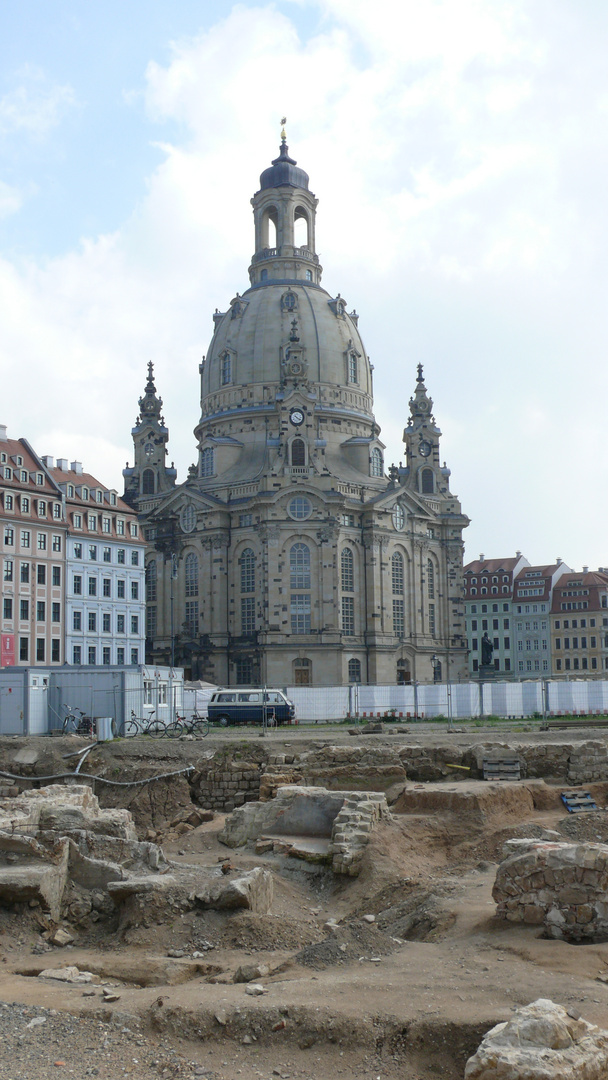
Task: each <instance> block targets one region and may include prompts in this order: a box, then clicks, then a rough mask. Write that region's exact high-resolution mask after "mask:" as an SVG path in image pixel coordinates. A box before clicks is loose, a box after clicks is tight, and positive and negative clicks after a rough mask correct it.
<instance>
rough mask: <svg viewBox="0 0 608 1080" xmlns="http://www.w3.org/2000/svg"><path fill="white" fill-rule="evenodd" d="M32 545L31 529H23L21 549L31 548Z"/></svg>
mask: <svg viewBox="0 0 608 1080" xmlns="http://www.w3.org/2000/svg"><path fill="white" fill-rule="evenodd" d="M30 543H31V533H30V531H29V529H22V530H21V547H22V548H29V547H30Z"/></svg>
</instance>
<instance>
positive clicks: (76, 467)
mask: <svg viewBox="0 0 608 1080" xmlns="http://www.w3.org/2000/svg"><path fill="white" fill-rule="evenodd" d="M70 469H71V470H72V472H75V473H77V475H78V476H82V461H72V463H71V465H70Z"/></svg>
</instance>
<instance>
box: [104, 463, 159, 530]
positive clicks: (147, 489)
mask: <svg viewBox="0 0 608 1080" xmlns="http://www.w3.org/2000/svg"><path fill="white" fill-rule="evenodd" d="M154 481H155V477H154V469H144V471H143V473H142V477H141V493H142V495H154V487H155V484H154ZM108 520H109V519H108ZM108 531H109V530H108Z"/></svg>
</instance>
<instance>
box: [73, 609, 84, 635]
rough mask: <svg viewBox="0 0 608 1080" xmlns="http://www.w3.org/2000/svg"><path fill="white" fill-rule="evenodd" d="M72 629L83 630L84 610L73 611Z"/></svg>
mask: <svg viewBox="0 0 608 1080" xmlns="http://www.w3.org/2000/svg"><path fill="white" fill-rule="evenodd" d="M72 630H82V611H73V612H72Z"/></svg>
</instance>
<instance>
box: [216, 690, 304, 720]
mask: <svg viewBox="0 0 608 1080" xmlns="http://www.w3.org/2000/svg"><path fill="white" fill-rule="evenodd" d="M295 715H296V710H295V706H294V704H293V701H290V700H289V698H288V697H287V696H286V694H285V693H284V691H283V690H216V691H214V693H213V694H212V696H211V699H210V701H209V704H208V706H207V716H208V718H209V720H210V722H211V723H212V724H220V725H221V726H222V727H227V726H228V725H229V724H262V723H264V720H266V723H277V724H289V723H291V722H292V720H293V719H294V717H295Z"/></svg>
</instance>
